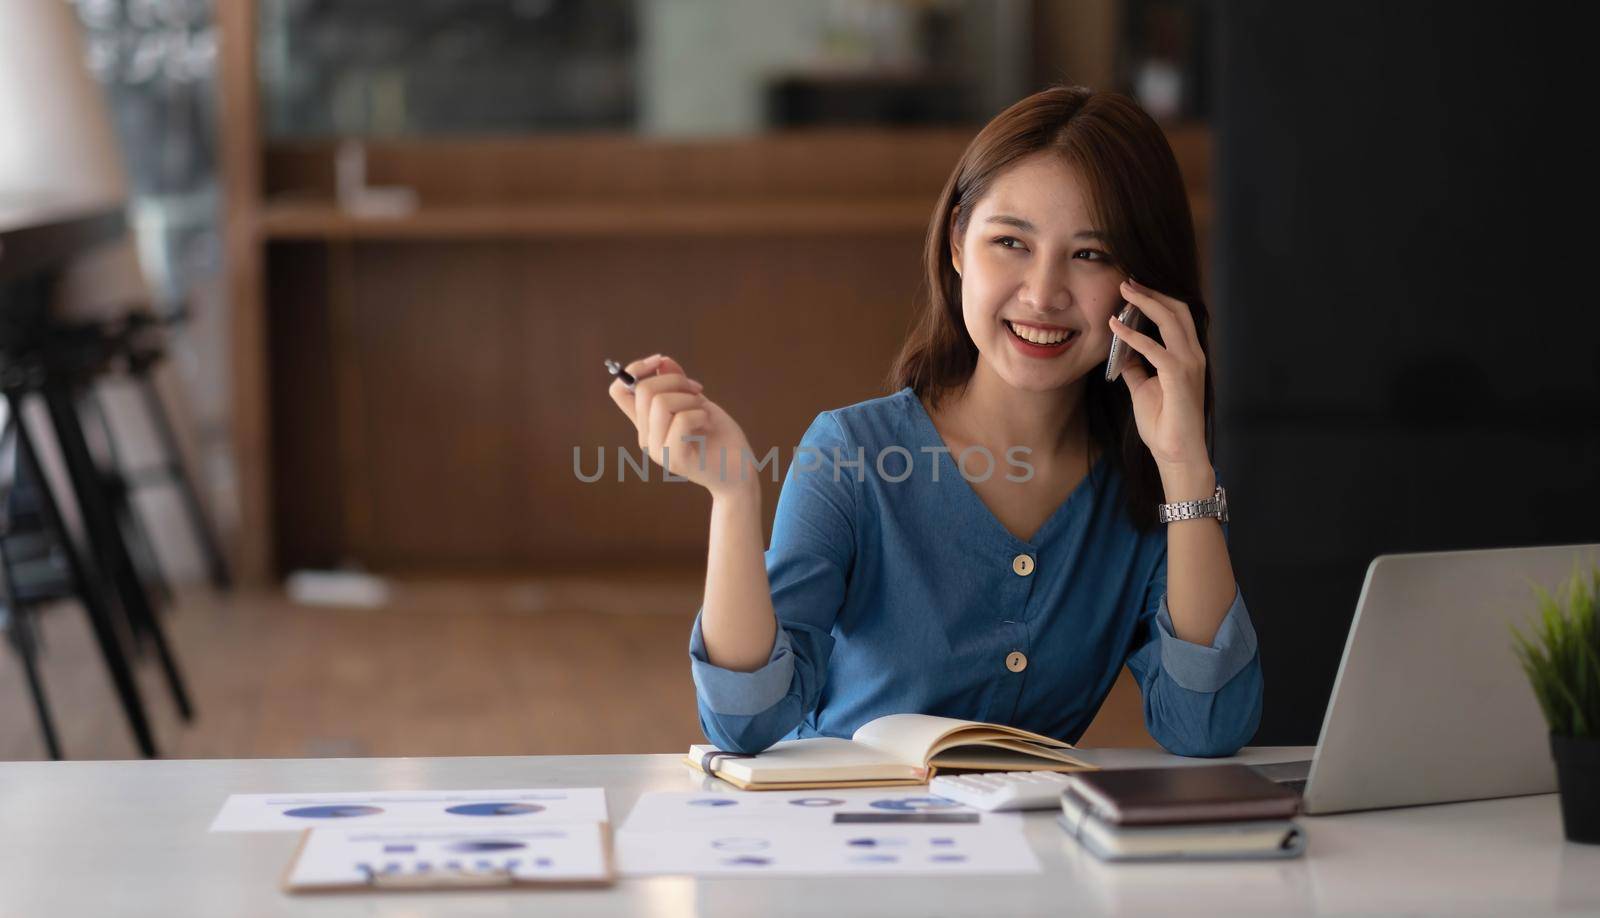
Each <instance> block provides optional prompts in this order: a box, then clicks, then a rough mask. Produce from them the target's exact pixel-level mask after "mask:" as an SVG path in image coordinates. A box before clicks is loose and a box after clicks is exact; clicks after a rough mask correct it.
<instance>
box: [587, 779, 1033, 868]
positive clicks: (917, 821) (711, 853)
mask: <svg viewBox="0 0 1600 918" xmlns="http://www.w3.org/2000/svg"><path fill="white" fill-rule="evenodd" d="M1024 825H1025V823H1024V822H1023V820H1022V816H1021V815H1020V814H1018V813H984V812H980V811H978V810H974V809H972V808H970V807H967V806H963V805H962V804H959V803H956V802H954V801H952V800H946V799H944V798H942V797H935V796H931V795H929V794H928V793H927V792H926V791H917V790H913V791H897V790H891V789H885V788H849V789H844V790H823V791H817V790H813V791H799V792H791V791H783V792H779V791H762V792H759V793H754V792H737V791H736V792H729V793H717V792H704V793H681V792H666V791H659V792H652V793H646V794H643V795H641V796H640V797H639V801H638V802H637V803H636V804H634V807H633V811H632V812H630V813H629V814H628V820H627V823H626V824H625V825H624V826H623V828H622V830H621V831H619V832H618V833H617V835H616V841H615V845H616V853H617V868H618V870H619V872H621V873H623V874H624V875H633V876H649V875H656V874H692V875H698V876H733V875H738V874H809V875H839V874H878V875H892V874H946V873H989V874H993V873H1029V872H1034V871H1037V870H1038V869H1039V862H1038V860H1037V859H1036V858H1035V857H1034V854H1033V849H1032V848H1031V847H1030V846H1029V845H1028V841H1027V838H1026V837H1025V836H1024V834H1023V827H1024Z"/></svg>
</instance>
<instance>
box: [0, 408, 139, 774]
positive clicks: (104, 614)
mask: <svg viewBox="0 0 1600 918" xmlns="http://www.w3.org/2000/svg"><path fill="white" fill-rule="evenodd" d="M6 401H7V404H8V405H9V406H10V409H11V415H12V417H14V418H16V425H17V427H16V433H17V462H18V464H19V467H20V468H25V469H26V470H27V474H28V476H29V477H30V478H32V479H33V480H34V481H35V482H36V483H37V485H38V488H39V498H40V499H39V503H40V508H41V510H42V515H43V516H44V522H45V527H46V528H47V529H49V531H50V535H51V537H52V538H53V539H55V540H56V544H58V545H60V546H61V551H62V553H63V554H65V555H66V558H67V568H68V570H69V571H70V572H71V574H72V587H73V589H74V590H75V591H76V592H77V594H78V598H79V600H80V601H82V603H83V608H84V611H85V612H86V613H87V614H88V616H89V625H90V627H91V628H92V629H93V631H94V637H95V643H97V644H98V645H99V646H100V656H101V658H102V659H104V660H105V664H106V670H107V672H109V673H110V675H111V684H112V686H113V687H114V688H115V689H116V692H117V700H118V701H119V702H120V703H121V704H122V713H123V715H124V716H126V717H127V718H128V728H129V729H130V730H132V731H133V739H134V742H135V743H137V744H138V746H139V753H140V754H141V755H143V756H144V757H145V758H147V759H153V758H155V757H156V744H155V739H154V737H152V736H151V733H150V721H149V719H148V718H147V717H146V716H145V713H144V703H143V702H142V701H140V699H139V687H138V685H136V684H135V683H134V681H133V671H132V669H130V668H129V666H128V661H127V658H126V657H124V656H123V653H122V650H123V648H122V644H121V642H120V641H119V640H118V638H117V632H116V626H115V625H114V624H113V623H112V619H111V613H110V610H109V609H107V608H106V603H105V599H104V597H103V596H102V594H101V593H100V589H99V585H98V583H97V582H96V581H95V579H94V578H93V577H92V575H91V573H90V570H89V568H88V566H87V563H86V561H85V559H84V558H83V557H82V556H81V555H80V554H79V553H78V549H77V546H76V545H75V544H74V543H73V540H72V533H70V532H68V531H67V526H66V522H65V521H64V520H63V519H62V516H61V508H60V506H59V505H58V504H57V503H56V498H55V493H54V492H53V491H52V490H51V489H50V482H49V480H48V479H47V478H45V476H44V469H43V468H42V467H40V465H39V459H38V456H37V454H35V453H34V451H33V442H32V441H33V438H32V437H30V436H29V435H28V424H27V421H26V420H24V419H23V417H22V413H21V411H22V400H21V399H20V398H17V397H15V396H8V397H7V399H6Z"/></svg>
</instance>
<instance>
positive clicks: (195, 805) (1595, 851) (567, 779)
mask: <svg viewBox="0 0 1600 918" xmlns="http://www.w3.org/2000/svg"><path fill="white" fill-rule="evenodd" d="M1309 752H1310V750H1309V749H1303V748H1291V749H1254V750H1247V751H1246V754H1245V755H1244V756H1243V758H1244V759H1245V760H1247V761H1255V762H1268V761H1287V760H1292V759H1296V758H1306V757H1308V754H1309ZM1091 755H1092V757H1093V758H1095V759H1096V760H1098V761H1099V763H1100V764H1103V765H1111V764H1123V765H1132V764H1141V763H1145V762H1157V761H1168V762H1179V763H1186V764H1204V763H1205V760H1182V759H1173V758H1171V757H1168V756H1164V755H1162V754H1160V753H1157V752H1152V751H1138V750H1123V751H1117V750H1098V751H1094V752H1092V753H1091ZM707 781H708V779H705V778H703V777H701V776H699V775H696V774H694V773H693V772H691V771H690V770H689V769H687V768H686V767H684V766H683V765H682V764H680V763H679V760H678V757H677V756H672V755H625V756H551V757H529V758H518V757H504V758H435V759H260V760H210V761H156V762H57V763H32V762H29V763H9V764H0V916H5V918H11V916H54V915H62V916H66V915H73V916H76V915H97V916H98V915H117V916H124V915H160V916H178V915H207V916H222V915H250V916H255V915H280V914H281V915H317V916H333V915H405V916H419V915H433V914H439V915H469V916H470V915H508V914H523V913H526V914H540V915H560V916H567V915H661V916H679V915H694V914H703V915H737V916H749V915H827V916H829V918H844V916H849V915H872V916H885V915H917V916H924V915H985V916H988V915H1046V914H1048V915H1071V916H1079V915H1100V914H1149V913H1158V914H1175V915H1184V916H1192V915H1201V914H1228V915H1237V914H1249V913H1254V914H1295V913H1318V914H1356V913H1359V914H1398V913H1407V914H1417V913H1430V914H1481V915H1518V916H1521V915H1535V914H1549V913H1556V912H1574V911H1589V912H1600V846H1597V847H1588V846H1582V845H1569V844H1566V843H1565V842H1564V841H1563V839H1562V836H1561V821H1560V815H1559V813H1558V810H1557V801H1556V798H1555V797H1553V796H1544V797H1523V798H1517V799H1510V800H1494V801H1484V802H1479V803H1466V804H1454V805H1448V806H1431V807H1417V808H1412V809H1407V810H1391V811H1388V812H1377V813H1364V814H1351V815H1345V816H1325V817H1315V818H1305V819H1304V821H1303V824H1304V825H1305V826H1306V828H1307V830H1308V833H1309V837H1310V847H1309V850H1308V852H1307V854H1306V856H1305V857H1304V858H1303V859H1300V860H1293V861H1262V862H1250V863H1244V862H1241V863H1226V864H1184V865H1109V864H1102V863H1100V862H1098V861H1096V860H1095V859H1094V858H1093V857H1091V856H1089V855H1087V854H1084V853H1083V852H1081V851H1079V850H1078V848H1077V847H1076V845H1075V843H1073V842H1072V841H1070V840H1069V839H1067V838H1066V837H1065V836H1063V835H1062V833H1061V831H1060V830H1059V829H1058V828H1057V827H1056V825H1055V823H1054V821H1053V820H1054V816H1053V815H1052V814H1048V813H1038V814H1030V815H1029V817H1028V823H1029V824H1028V834H1029V837H1030V839H1031V841H1032V843H1033V845H1034V849H1035V850H1036V851H1037V852H1038V854H1039V857H1040V860H1041V861H1042V862H1043V864H1044V871H1043V872H1042V873H1039V874H1035V875H1029V876H1022V877H1015V878H1007V879H1004V880H1002V879H1000V878H997V877H968V878H906V879H900V878H866V877H840V878H827V879H817V878H784V879H778V878H759V879H758V878H747V877H737V878H730V879H718V880H695V879H693V878H687V877H662V878H653V879H640V880H634V879H623V880H619V881H618V883H617V885H616V886H615V887H613V888H611V889H606V890H590V891H561V892H521V891H519V892H507V891H476V892H462V893H454V892H451V893H434V892H428V893H410V894H407V893H383V894H357V895H330V896H319V897H306V896H288V895H285V894H283V893H281V892H280V891H279V890H278V882H279V878H280V876H281V874H282V872H283V868H284V867H285V865H286V864H287V863H288V860H289V857H290V855H291V853H292V851H293V848H294V845H295V841H296V838H295V836H294V835H293V834H291V833H259V834H220V833H219V834H211V833H209V832H207V831H206V829H207V827H208V826H209V825H210V822H211V819H212V817H213V816H215V815H216V812H217V808H218V807H219V806H221V805H222V801H223V799H224V798H226V797H227V795H229V794H231V793H262V792H282V791H305V792H311V791H355V790H373V789H395V790H399V789H426V788H489V787H540V786H594V785H601V786H604V787H605V788H606V790H607V794H608V797H609V804H610V807H611V818H612V821H613V823H614V824H616V825H620V824H621V822H622V820H623V819H624V818H625V817H626V816H627V813H628V810H629V809H630V808H631V807H632V805H633V802H634V800H635V799H636V798H637V797H638V796H639V794H640V793H642V792H644V791H647V790H695V789H701V788H706V787H711V788H716V789H723V788H724V787H725V786H724V785H723V784H722V783H721V782H720V781H713V782H710V783H709V784H708V783H707Z"/></svg>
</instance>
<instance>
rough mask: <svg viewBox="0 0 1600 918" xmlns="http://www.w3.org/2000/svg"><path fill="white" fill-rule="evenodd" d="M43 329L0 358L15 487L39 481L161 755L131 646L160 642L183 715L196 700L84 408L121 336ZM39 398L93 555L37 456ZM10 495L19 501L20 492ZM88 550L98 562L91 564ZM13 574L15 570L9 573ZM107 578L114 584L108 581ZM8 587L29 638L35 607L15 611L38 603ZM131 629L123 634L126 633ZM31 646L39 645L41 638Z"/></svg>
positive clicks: (56, 535)
mask: <svg viewBox="0 0 1600 918" xmlns="http://www.w3.org/2000/svg"><path fill="white" fill-rule="evenodd" d="M38 331H39V334H36V335H32V336H30V340H29V346H28V347H26V348H23V349H21V350H20V352H19V351H18V350H16V349H13V350H12V351H11V353H9V354H7V355H6V356H5V363H4V366H3V367H0V388H3V390H4V394H5V398H6V403H7V406H8V412H7V419H8V421H9V422H11V423H14V424H15V428H16V440H17V448H16V451H15V452H16V457H17V463H16V465H17V472H18V474H17V478H16V485H15V486H14V487H13V496H14V497H15V495H16V493H17V487H22V488H24V489H28V488H32V489H33V490H34V492H35V493H34V494H30V495H28V496H29V497H36V502H37V507H38V511H39V521H40V522H41V523H42V528H43V530H44V531H45V532H46V533H47V534H48V536H49V538H50V539H51V540H52V542H53V543H54V544H55V545H57V546H58V547H59V549H60V551H61V553H62V556H63V558H64V560H65V567H66V568H67V574H68V580H69V581H70V584H71V593H72V594H75V595H76V596H78V598H79V599H80V600H81V601H82V602H83V605H84V608H85V610H86V611H87V612H88V615H89V618H90V623H91V626H92V627H93V629H94V632H95V638H96V642H97V643H98V644H99V646H100V651H101V656H102V657H103V658H104V660H105V662H106V666H107V669H108V670H109V671H110V674H111V678H112V683H113V685H114V687H115V688H116V690H117V695H118V698H119V700H120V701H121V704H122V707H123V711H124V714H125V715H126V716H127V718H128V722H129V726H130V728H131V729H132V731H133V734H134V739H135V741H136V742H137V744H138V746H139V750H140V752H141V753H142V754H143V755H145V756H146V757H154V756H155V755H156V754H157V753H156V748H155V742H154V738H153V737H152V736H151V732H150V727H149V721H148V719H147V717H146V716H145V712H144V708H143V705H142V703H141V701H140V698H139V693H138V688H137V686H136V685H135V684H134V681H133V678H132V670H131V667H130V665H129V662H128V657H127V655H126V654H125V653H124V649H125V648H137V647H140V646H143V645H145V644H148V645H150V646H151V647H153V648H154V650H155V652H156V656H157V658H158V660H159V662H160V665H161V668H162V671H163V674H164V675H165V678H166V682H167V686H168V689H169V691H170V692H171V694H172V697H173V701H174V703H175V705H176V707H177V709H178V713H179V715H180V716H181V717H182V718H183V719H184V720H185V721H187V720H190V719H192V717H193V708H192V705H191V703H190V700H189V695H188V690H187V687H186V685H185V683H184V679H183V676H182V674H181V672H180V671H179V669H178V664H177V660H176V658H175V657H174V655H173V653H172V651H171V649H170V647H169V646H168V644H167V640H166V637H165V635H164V633H163V631H162V627H161V624H160V622H159V621H158V620H157V618H156V615H155V611H154V609H153V607H152V605H151V603H150V600H149V596H148V595H147V594H146V592H145V589H144V585H143V583H142V581H141V578H140V576H139V573H138V570H137V568H136V566H135V564H134V562H133V558H132V555H131V554H130V552H129V549H128V544H127V542H126V540H125V539H124V534H123V530H122V526H121V525H120V524H119V522H118V519H117V511H116V506H115V499H114V496H113V495H112V494H111V493H108V491H107V489H106V487H105V476H104V473H103V472H102V470H101V469H100V468H99V466H98V465H97V463H96V462H95V459H94V457H93V455H92V454H91V452H90V449H89V445H88V441H87V438H86V437H85V436H84V430H83V426H82V423H81V421H80V419H79V415H78V411H77V399H78V396H79V395H80V394H81V393H82V392H84V391H86V390H87V389H88V387H89V386H90V385H92V383H93V381H94V380H95V379H96V378H98V377H99V376H100V375H102V374H103V373H104V372H106V370H107V369H108V368H109V365H110V364H111V362H112V360H113V359H114V357H115V355H116V352H117V349H116V346H115V345H116V343H117V339H118V336H116V335H110V334H107V330H106V329H105V328H104V327H102V326H99V325H66V324H60V323H50V325H49V326H48V327H46V328H42V329H39V330H38ZM35 397H37V398H39V399H41V400H42V401H43V402H44V405H45V408H46V411H47V413H48V415H49V419H50V429H51V432H52V433H54V435H55V439H56V442H57V444H58V446H59V448H60V452H61V458H62V460H63V464H64V465H65V467H66V472H67V477H68V479H69V482H70V489H71V492H72V495H73V497H74V499H75V502H76V504H77V508H78V512H79V516H80V518H81V523H82V527H83V531H84V537H85V542H86V544H87V549H88V553H87V555H85V554H82V553H80V552H79V551H78V549H77V547H76V544H75V540H74V537H73V535H72V533H71V532H70V531H69V530H68V528H67V526H66V524H65V522H64V517H63V515H62V513H61V508H60V504H59V501H58V498H57V497H56V495H55V494H54V492H53V489H52V488H51V486H50V482H49V481H48V479H47V478H46V477H45V475H44V473H43V470H42V468H41V466H40V464H39V461H38V453H37V449H36V447H35V444H34V437H33V434H32V433H31V432H30V430H29V423H28V420H27V416H26V414H25V413H24V410H23V409H24V405H25V404H26V403H27V402H28V401H29V400H31V399H33V398H35ZM12 503H13V505H15V503H16V501H15V500H13V501H12ZM8 535H9V532H8ZM91 558H92V559H93V563H90V559H91ZM10 582H12V578H8V583H10ZM107 582H108V583H109V585H110V590H106V589H104V587H103V586H102V584H103V583H107ZM11 592H12V594H14V598H13V600H12V606H13V613H12V617H13V618H16V619H18V620H19V621H22V622H23V623H24V624H23V630H22V631H20V632H18V633H23V634H27V635H28V636H30V637H31V635H32V630H31V628H30V627H29V625H30V623H29V622H28V613H27V612H26V611H24V612H22V613H20V614H19V613H17V612H16V609H18V608H21V609H24V610H26V609H27V608H29V607H30V605H31V604H30V603H28V602H27V601H26V600H27V597H26V596H25V595H24V594H22V593H21V592H20V591H18V590H16V589H14V588H13V589H12V591H11ZM107 597H115V600H114V603H113V602H108V601H107ZM113 607H114V608H115V609H117V610H118V611H120V612H121V613H122V615H121V620H120V622H119V617H118V616H116V615H114V614H113V612H112V610H113ZM119 625H121V626H122V627H120V628H119ZM124 630H125V631H126V632H127V636H126V637H125V636H124V635H123V634H120V633H119V631H124ZM25 639H26V638H25ZM30 649H31V650H33V651H36V650H37V648H36V646H33V647H31V648H30ZM25 668H26V664H25ZM35 700H36V706H38V707H39V708H40V710H41V716H42V718H43V722H45V723H47V722H48V712H47V710H46V709H45V708H44V703H43V696H42V694H41V693H38V692H36V695H35ZM47 729H49V728H47ZM50 732H53V730H51V731H50Z"/></svg>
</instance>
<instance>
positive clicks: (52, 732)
mask: <svg viewBox="0 0 1600 918" xmlns="http://www.w3.org/2000/svg"><path fill="white" fill-rule="evenodd" d="M4 552H5V545H4V540H0V554H4ZM5 578H6V597H7V602H8V604H9V605H10V611H11V625H10V628H9V629H7V634H6V636H7V637H8V638H9V639H10V641H11V647H12V649H13V650H15V651H16V652H17V657H18V658H20V659H21V660H22V673H23V675H24V676H25V677H26V678H27V680H28V693H29V694H30V695H32V696H33V713H34V716H35V717H37V718H38V720H39V734H40V735H41V736H43V737H44V748H45V751H46V752H48V753H49V755H50V758H51V759H54V760H56V761H60V760H61V759H62V755H61V740H60V738H59V737H57V736H56V723H55V719H54V718H52V717H51V716H50V704H49V702H47V701H46V700H45V696H44V680H43V679H41V678H39V643H38V642H37V641H36V640H34V637H35V635H34V634H33V622H32V621H31V620H29V618H28V616H29V614H30V613H29V612H28V610H27V609H26V608H25V607H24V606H23V605H22V603H21V602H19V601H18V599H17V591H16V590H15V589H14V588H13V587H12V581H11V565H10V564H9V563H7V564H6V573H5Z"/></svg>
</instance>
